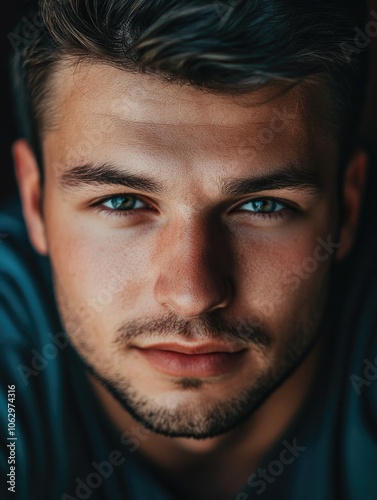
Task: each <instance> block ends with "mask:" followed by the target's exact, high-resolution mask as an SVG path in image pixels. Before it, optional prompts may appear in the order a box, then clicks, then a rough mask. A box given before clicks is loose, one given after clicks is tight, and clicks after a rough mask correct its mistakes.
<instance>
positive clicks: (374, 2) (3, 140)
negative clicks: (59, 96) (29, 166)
mask: <svg viewBox="0 0 377 500" xmlns="http://www.w3.org/2000/svg"><path fill="white" fill-rule="evenodd" d="M22 3H23V0H12V2H9V1H7V2H6V5H3V6H2V12H1V16H0V29H1V31H0V34H1V36H0V69H1V71H0V89H1V97H0V99H1V115H0V120H1V128H0V158H1V166H0V169H1V170H0V199H4V198H6V197H8V196H10V195H12V194H13V193H14V192H15V191H16V189H17V188H16V183H15V179H14V175H13V166H12V157H11V145H12V142H13V141H14V139H15V137H16V133H15V124H14V122H13V117H12V102H11V97H10V89H9V87H10V84H9V80H8V77H9V71H8V58H9V54H10V53H11V51H12V50H13V47H12V45H11V43H10V41H9V38H8V37H9V34H11V33H12V29H13V26H14V24H15V21H16V20H17V19H18V17H19V10H20V6H21V5H22ZM372 9H373V10H374V11H375V12H376V17H377V0H370V1H369V11H371V10H372ZM361 28H362V27H361ZM371 49H372V50H371V51H370V57H371V59H372V70H371V78H370V81H369V86H368V99H367V103H366V106H365V112H364V119H363V124H362V129H361V130H362V136H363V137H364V138H365V139H366V141H367V144H368V145H369V147H370V149H371V151H372V152H374V154H375V153H376V152H377V33H376V36H375V37H374V38H373V39H372V41H371ZM375 166H377V165H375ZM372 167H373V165H372ZM372 177H373V179H372V181H373V182H374V183H375V184H376V185H375V186H374V191H373V192H374V193H375V194H377V181H375V180H374V179H376V178H377V175H373V176H372ZM376 198H377V196H376Z"/></svg>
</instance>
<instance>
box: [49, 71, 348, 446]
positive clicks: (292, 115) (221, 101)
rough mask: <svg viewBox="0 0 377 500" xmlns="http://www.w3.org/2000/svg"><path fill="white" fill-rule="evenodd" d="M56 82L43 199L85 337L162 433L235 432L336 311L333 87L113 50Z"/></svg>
mask: <svg viewBox="0 0 377 500" xmlns="http://www.w3.org/2000/svg"><path fill="white" fill-rule="evenodd" d="M51 85H52V86H53V89H54V90H53V95H52V97H51V102H52V103H53V104H52V105H53V111H51V113H52V115H51V116H52V117H53V118H54V123H53V124H52V125H53V126H52V129H51V130H50V131H49V132H46V134H45V137H44V142H43V149H44V159H45V165H44V168H45V187H44V200H43V214H44V224H45V234H46V241H47V246H48V253H49V256H50V259H51V263H52V267H53V273H54V282H55V288H56V295H57V299H58V306H59V310H60V313H61V316H62V320H63V323H64V326H65V328H66V331H67V334H68V336H69V337H70V339H71V341H72V343H73V345H74V346H75V347H76V349H77V351H78V352H79V353H80V355H81V356H82V358H83V359H84V360H85V362H86V363H87V365H88V366H89V367H90V368H91V370H92V371H93V372H94V373H95V374H96V376H97V377H98V378H99V379H100V380H102V382H103V383H104V384H105V385H106V387H107V388H108V389H109V390H110V391H112V392H113V394H114V395H115V396H116V397H117V398H118V399H119V400H120V401H122V403H123V404H124V406H125V407H126V408H127V409H128V411H129V412H130V413H131V414H132V415H133V416H134V417H135V418H137V419H139V420H140V421H143V422H144V423H145V424H147V425H148V426H150V427H151V428H152V429H154V430H155V431H156V432H160V433H163V434H167V435H171V436H192V437H196V438H200V437H202V438H203V437H209V436H214V435H217V434H220V433H223V432H226V431H228V430H230V429H231V428H233V427H234V426H235V425H236V424H238V423H239V422H240V421H242V420H243V419H244V418H245V417H246V416H248V415H249V414H250V413H251V412H252V410H253V408H255V406H256V405H257V404H259V403H260V402H261V401H262V400H263V399H264V398H265V397H266V396H267V395H268V394H269V393H270V392H271V391H272V390H273V389H274V388H276V387H277V386H278V384H279V383H280V382H281V381H282V380H283V379H284V377H285V375H286V374H287V373H288V371H289V370H290V369H291V368H292V367H293V366H295V365H296V364H297V363H298V361H299V360H300V358H301V357H302V355H303V354H304V353H305V352H306V350H307V349H308V347H309V345H310V343H311V342H312V341H313V339H314V337H315V335H316V333H317V330H318V326H319V323H320V320H321V318H322V316H323V310H324V305H325V302H326V295H327V288H328V281H329V279H328V278H329V272H330V268H331V262H332V260H333V257H334V256H335V250H334V248H335V247H336V245H334V242H336V241H337V236H338V229H339V228H338V206H337V202H338V200H337V162H338V152H337V148H336V146H335V145H334V143H335V141H334V139H333V138H332V137H330V136H331V134H330V133H329V131H328V130H326V127H325V124H324V116H322V111H321V110H323V107H324V104H323V102H322V100H321V99H320V98H319V95H320V94H319V93H317V91H315V90H314V89H311V90H310V91H308V89H306V91H305V92H304V91H303V89H302V88H300V87H298V88H296V89H295V90H291V91H289V92H288V93H286V94H283V95H280V96H276V94H277V92H276V89H275V90H274V91H272V89H270V90H268V89H262V90H258V91H256V92H255V93H250V94H248V95H244V96H243V97H235V96H224V95H214V94H210V93H208V92H203V91H199V90H195V89H194V88H192V87H188V86H179V85H177V84H174V85H173V84H168V83H166V82H163V81H162V80H160V79H158V78H157V77H152V76H145V75H132V74H130V73H127V72H124V71H121V70H118V69H115V68H112V67H110V66H106V65H100V64H97V63H96V64H91V65H89V64H81V65H80V66H78V67H76V68H75V69H71V68H69V67H68V65H67V66H64V67H62V69H61V71H59V72H57V73H56V75H55V77H54V80H53V81H52V82H51ZM273 96H274V98H272V97H273Z"/></svg>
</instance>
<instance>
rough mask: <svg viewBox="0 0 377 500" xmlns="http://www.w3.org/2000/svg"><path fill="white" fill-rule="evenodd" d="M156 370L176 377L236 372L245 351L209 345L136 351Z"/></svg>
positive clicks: (162, 345) (145, 348)
mask: <svg viewBox="0 0 377 500" xmlns="http://www.w3.org/2000/svg"><path fill="white" fill-rule="evenodd" d="M136 349H137V351H138V352H139V353H140V354H141V355H142V356H143V358H145V359H146V361H147V362H148V363H149V364H150V365H151V366H152V367H153V368H154V369H156V370H157V371H159V372H162V373H164V374H167V375H171V376H173V377H197V378H205V377H216V376H219V375H222V374H224V373H228V372H230V371H232V370H234V369H235V368H236V367H237V365H238V366H239V365H240V363H241V362H242V358H244V355H245V352H246V349H245V348H244V349H242V350H241V349H238V350H237V351H235V350H231V349H230V347H229V346H227V347H225V346H224V345H221V346H219V345H215V344H206V345H197V346H186V345H182V344H158V345H154V346H153V345H151V346H148V347H143V348H136Z"/></svg>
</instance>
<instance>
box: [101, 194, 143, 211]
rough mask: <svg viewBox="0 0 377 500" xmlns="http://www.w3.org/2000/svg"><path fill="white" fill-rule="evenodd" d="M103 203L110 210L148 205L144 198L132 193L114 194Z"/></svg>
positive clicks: (125, 209) (132, 208) (130, 208)
mask: <svg viewBox="0 0 377 500" xmlns="http://www.w3.org/2000/svg"><path fill="white" fill-rule="evenodd" d="M101 205H102V206H103V207H106V208H107V209H108V210H110V211H129V210H136V209H137V208H145V207H146V206H147V205H146V203H144V202H143V201H142V200H139V198H137V197H136V196H132V195H120V196H112V197H111V198H108V199H107V200H105V201H103V202H102V203H101Z"/></svg>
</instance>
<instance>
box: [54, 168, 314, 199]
mask: <svg viewBox="0 0 377 500" xmlns="http://www.w3.org/2000/svg"><path fill="white" fill-rule="evenodd" d="M59 182H60V185H61V186H62V187H63V188H71V189H72V188H73V189H79V188H82V187H85V186H89V185H95V186H110V185H112V186H124V187H126V188H128V189H134V190H139V191H144V192H146V193H150V194H161V193H163V192H164V191H165V190H166V188H165V187H164V184H163V183H161V182H160V181H158V180H155V179H153V178H151V177H149V176H147V175H140V174H135V173H132V172H130V171H129V170H127V169H126V168H122V169H119V168H117V167H116V166H114V165H111V164H106V163H105V164H100V165H96V164H92V163H90V164H85V165H82V166H76V167H73V168H71V169H69V170H67V172H64V173H63V174H62V175H61V177H60V181H59ZM218 185H219V188H220V193H221V194H222V195H224V196H242V195H245V194H250V193H252V192H258V191H269V190H276V189H284V188H285V189H295V190H297V189H305V190H308V191H310V192H313V193H314V194H315V193H318V192H319V191H320V190H321V189H322V188H323V182H322V179H321V178H320V176H319V174H318V173H317V172H315V171H313V170H311V169H309V168H308V167H306V166H303V165H294V164H289V165H286V166H284V167H281V168H280V170H277V171H275V172H274V171H272V172H268V173H266V174H263V175H262V176H252V177H244V178H241V179H233V178H229V179H221V180H220V181H218Z"/></svg>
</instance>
